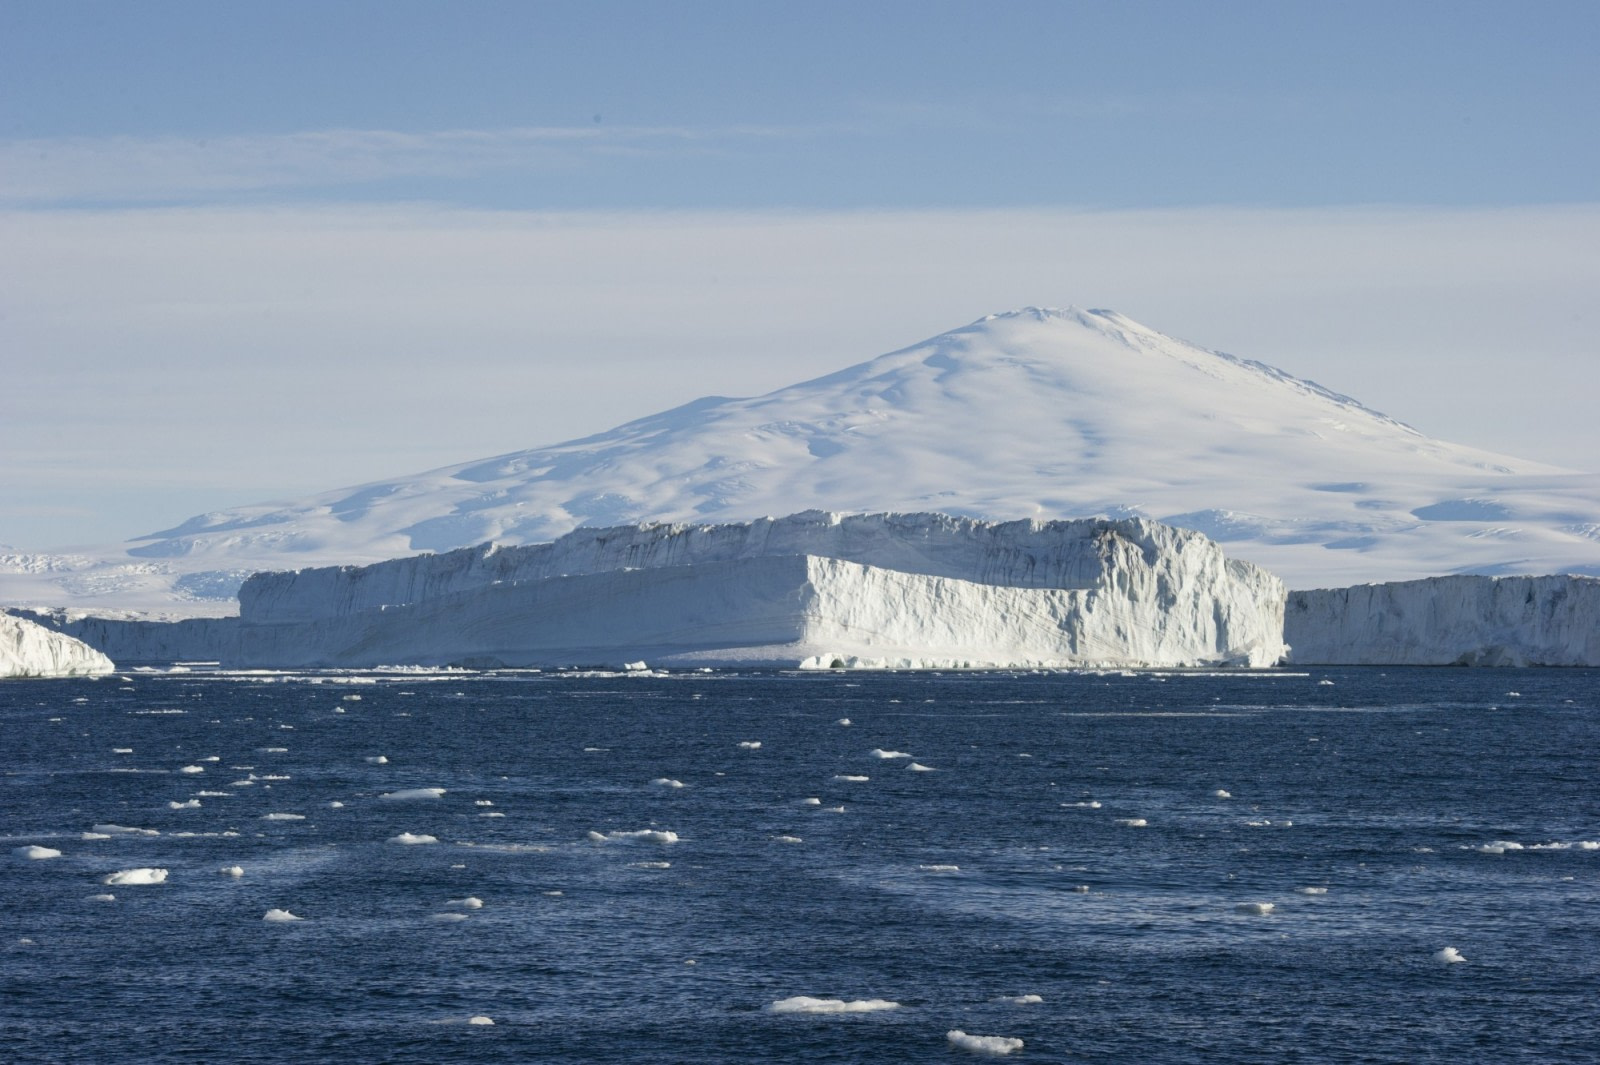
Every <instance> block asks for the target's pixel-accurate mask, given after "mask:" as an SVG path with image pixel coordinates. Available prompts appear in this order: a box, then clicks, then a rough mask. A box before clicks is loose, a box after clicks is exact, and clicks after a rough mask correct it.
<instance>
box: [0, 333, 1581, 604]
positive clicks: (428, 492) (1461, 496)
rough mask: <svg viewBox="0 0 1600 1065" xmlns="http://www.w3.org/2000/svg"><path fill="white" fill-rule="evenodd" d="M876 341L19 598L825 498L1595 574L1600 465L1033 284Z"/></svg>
mask: <svg viewBox="0 0 1600 1065" xmlns="http://www.w3.org/2000/svg"><path fill="white" fill-rule="evenodd" d="M1357 313H1358V312H1357ZM908 339H909V338H908ZM865 354H867V353H864V352H840V353H838V355H837V357H835V358H832V359H828V358H823V357H821V356H819V359H818V363H819V364H826V363H827V362H832V363H833V364H834V365H838V366H843V367H847V368H846V369H842V370H840V371H838V372H837V373H833V374H830V375H828V376H825V377H821V378H817V379H815V380H812V381H805V382H802V383H798V384H795V385H791V386H789V387H787V388H783V389H780V390H778V391H775V392H772V393H769V394H768V395H765V396H759V397H754V398H748V399H726V398H720V397H708V398H706V399H702V400H698V401H696V402H693V403H690V404H686V405H685V406H682V407H678V408H676V409H673V410H669V411H664V412H662V413H660V414H657V415H653V416H651V417H647V418H643V419H640V420H638V421H635V422H630V423H628V424H625V425H621V426H618V427H616V428H613V429H610V430H608V431H605V432H600V433H597V434H596V435H594V436H590V437H586V438H583V439H580V440H573V441H567V442H564V443H554V444H550V443H548V442H545V441H536V440H531V441H529V443H530V444H539V445H540V446H538V447H534V448H533V449H531V450H528V451H520V452H514V453H512V454H507V455H500V456H497V457H494V458H485V459H480V460H475V461H472V462H466V463H462V464H460V465H457V466H451V467H447V468H444V469H439V470H433V471H429V472H426V473H420V474H414V475H405V476H399V475H397V476H395V477H393V478H392V479H390V480H386V481H381V482H375V483H372V484H367V485H362V486H359V487H354V488H343V489H338V490H336V491H330V492H327V493H324V494H322V495H319V496H316V497H313V498H310V499H304V500H298V501H294V502H285V503H271V504H263V505H259V506H250V507H241V508H237V509H234V510H227V511H218V512H215V513H210V514H203V515H199V516H197V517H194V518H192V519H190V520H188V521H184V522H182V523H181V524H178V525H175V526H174V527H173V528H171V529H166V530H161V531H159V532H155V533H153V534H152V535H150V536H148V537H146V538H144V539H142V540H141V541H139V542H137V543H135V544H133V545H132V546H131V547H128V546H127V545H120V546H117V547H112V548H107V549H105V550H104V551H84V552H82V553H79V554H75V555H59V554H58V555H49V554H38V553H33V554H29V553H10V554H0V602H10V603H32V604H36V605H43V606H61V607H68V606H70V607H89V606H94V607H98V608H100V609H116V608H125V609H158V610H167V611H175V612H183V613H219V612H220V613H225V612H230V610H231V607H230V605H229V602H230V600H229V599H228V596H229V594H230V593H231V589H232V588H235V587H237V585H238V582H239V580H241V579H242V578H243V577H244V576H245V575H246V574H247V573H248V572H249V571H251V570H256V569H300V568H304V567H307V566H313V565H327V564H345V563H367V562H377V561H381V560H384V559H388V558H395V557H400V556H404V555H410V554H417V553H420V552H425V551H442V550H447V549H450V548H455V547H463V546H468V545H472V544H477V543H482V542H485V541H488V540H497V541H500V542H504V543H541V542H545V541H549V540H552V539H554V538H556V537H557V536H560V535H561V534H563V533H566V532H569V531H570V530H572V529H575V528H578V527H580V526H591V527H604V526H613V525H620V524H626V523H633V522H639V521H646V520H653V521H659V520H667V521H693V522H727V521H747V520H751V519H755V518H760V517H763V516H766V515H774V516H775V515H782V514H790V513H793V512H795V511H798V510H805V509H813V508H814V509H821V510H828V511H841V512H857V513H859V512H879V511H901V512H921V511H939V512H943V513H949V514H956V515H962V516H969V517H982V518H988V519H995V520H1012V519H1021V518H1044V519H1064V518H1082V517H1095V516H1108V517H1127V516H1140V517H1146V518H1153V519H1156V520H1158V521H1162V522H1165V523H1167V524H1170V525H1176V526H1180V527H1184V528H1190V529H1195V530H1197V531H1199V532H1202V533H1204V534H1206V535H1207V536H1209V537H1211V538H1212V539H1214V540H1217V541H1219V542H1220V543H1222V545H1223V546H1224V548H1225V549H1226V550H1227V551H1228V552H1229V554H1230V555H1232V556H1234V557H1238V558H1241V559H1244V560H1246V561H1250V562H1255V563H1257V564H1259V565H1262V566H1265V567H1266V568H1267V569H1269V570H1271V571H1273V572H1274V573H1276V574H1278V575H1279V576H1280V577H1282V578H1283V579H1284V580H1285V581H1286V582H1287V583H1288V585H1289V587H1291V588H1314V587H1330V586H1335V587H1336V586H1344V585H1350V584H1358V583H1363V582H1367V581H1383V580H1401V579H1410V578H1417V577H1428V576H1434V575H1437V574H1442V573H1454V572H1479V573H1491V574H1503V573H1552V572H1581V573H1588V574H1600V476H1597V475H1596V474H1594V473H1574V472H1572V471H1567V470H1559V469H1555V468H1552V467H1546V466H1542V465H1540V464H1537V463H1532V462H1526V461H1523V460H1520V459H1516V458H1510V457H1507V456H1503V455H1495V454H1491V453H1488V452H1484V451H1479V450H1476V449H1474V448H1472V447H1470V446H1462V445H1470V443H1471V441H1463V442H1462V444H1460V445H1458V444H1456V443H1448V442H1444V441H1439V440H1435V439H1431V438H1429V437H1428V436H1426V435H1424V434H1423V433H1422V432H1418V431H1416V430H1414V429H1412V428H1410V427H1408V426H1406V425H1404V424H1401V423H1400V422H1398V421H1395V420H1393V419H1391V418H1388V417H1385V416H1384V415H1382V414H1378V413H1375V412H1373V411H1371V410H1369V409H1367V408H1366V407H1363V406H1362V405H1361V404H1359V403H1357V402H1356V401H1355V400H1352V399H1350V398H1348V397H1345V396H1341V395H1338V394H1336V393H1334V392H1331V391H1329V390H1327V389H1324V388H1322V387H1320V386H1318V385H1316V384H1313V383H1311V382H1307V381H1302V380H1299V379H1297V378H1294V377H1291V376H1289V375H1288V374H1286V373H1283V372H1282V371H1280V370H1277V369H1274V368H1273V367H1271V366H1267V365H1264V364H1262V363H1260V362H1254V361H1249V360H1244V359H1239V358H1235V357H1232V356H1229V355H1225V354H1221V353H1218V352H1214V351H1208V350H1205V349H1203V348H1200V347H1196V346H1194V345H1192V344H1189V343H1186V342H1184V341H1182V340H1178V339H1175V338H1173V337H1169V336H1165V335H1163V334H1161V333H1159V332H1156V331H1155V330H1153V329H1150V328H1147V327H1146V326H1143V325H1141V324H1139V323H1137V322H1134V321H1132V320H1130V319H1128V318H1126V317H1124V316H1122V315H1119V314H1116V313H1113V312H1110V311H1082V310H1074V309H1066V310H1038V309H1027V310H1022V311H1016V312H1013V313H1008V314H1001V315H995V316H991V317H989V318H985V319H982V320H980V321H977V322H974V323H972V324H971V325H968V326H964V327H961V328H958V329H954V330H951V331H950V332H947V333H944V334H941V335H939V336H937V337H934V338H932V339H930V340H927V341H924V342H922V343H920V344H915V345H913V346H911V347H908V348H905V349H903V350H901V351H896V352H891V353H889V354H886V355H881V356H879V357H877V358H873V359H870V360H869V361H867V362H860V361H859V359H860V358H861V357H862V356H863V355H865ZM1259 354H1261V355H1263V356H1265V357H1267V358H1269V359H1270V358H1271V357H1272V353H1270V352H1264V353H1259ZM852 364H854V365H852ZM707 387H708V388H714V387H715V385H714V382H708V383H707ZM1486 387H1492V382H1488V383H1486ZM1394 413H1395V414H1396V415H1398V416H1400V417H1402V418H1403V417H1405V415H1406V412H1404V411H1396V412H1394ZM1422 428H1424V429H1425V428H1426V427H1425V426H1424V427H1422ZM1591 462H1592V457H1590V456H1574V458H1573V465H1574V466H1579V467H1583V466H1587V465H1590V464H1591ZM395 472H396V474H399V473H400V471H395ZM175 517H176V516H175ZM142 531H143V530H130V534H132V533H135V532H142ZM216 596H221V598H215V597H216ZM207 597H212V598H207Z"/></svg>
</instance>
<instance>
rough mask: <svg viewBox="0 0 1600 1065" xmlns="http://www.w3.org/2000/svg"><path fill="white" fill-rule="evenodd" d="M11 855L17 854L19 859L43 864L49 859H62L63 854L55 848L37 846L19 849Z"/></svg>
mask: <svg viewBox="0 0 1600 1065" xmlns="http://www.w3.org/2000/svg"><path fill="white" fill-rule="evenodd" d="M11 853H12V854H15V855H16V856H17V857H19V858H27V859H28V860H29V861H35V862H42V861H44V860H46V859H47V858H59V857H61V852H60V851H58V850H56V849H55V848H54V847H40V846H37V845H30V846H27V847H17V848H16V849H15V850H13V851H12V852H11Z"/></svg>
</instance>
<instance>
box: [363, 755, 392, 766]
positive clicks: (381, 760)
mask: <svg viewBox="0 0 1600 1065" xmlns="http://www.w3.org/2000/svg"><path fill="white" fill-rule="evenodd" d="M362 761H363V762H366V763H367V764H368V765H388V764H389V756H388V755H383V754H369V755H367V756H366V757H365V758H363V759H362Z"/></svg>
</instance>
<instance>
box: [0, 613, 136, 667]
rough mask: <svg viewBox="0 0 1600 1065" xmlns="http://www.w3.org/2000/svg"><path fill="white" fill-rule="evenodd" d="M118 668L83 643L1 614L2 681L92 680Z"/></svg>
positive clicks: (41, 626) (0, 651) (15, 617)
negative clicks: (27, 678) (55, 678)
mask: <svg viewBox="0 0 1600 1065" xmlns="http://www.w3.org/2000/svg"><path fill="white" fill-rule="evenodd" d="M115 668H116V667H115V666H114V665H113V664H112V662H111V659H109V658H107V657H106V656H105V655H103V654H101V653H100V652H99V651H96V650H95V649H94V648H92V647H90V646H89V645H88V644H86V643H83V642H82V641H80V640H75V639H73V638H72V637H70V636H67V635H64V634H63V633H59V632H54V631H52V630H51V629H48V628H46V627H45V626H43V625H39V624H36V623H34V622H32V621H29V620H28V619H27V618H22V617H17V616H15V615H12V614H7V613H4V612H0V678H4V677H92V676H98V675H100V674H104V673H110V672H111V671H112V670H114V669H115Z"/></svg>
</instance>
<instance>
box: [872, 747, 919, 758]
mask: <svg viewBox="0 0 1600 1065" xmlns="http://www.w3.org/2000/svg"><path fill="white" fill-rule="evenodd" d="M867 753H868V754H870V755H872V757H874V758H910V757H911V755H909V754H907V753H906V752H904V751H886V750H884V749H883V748H882V747H874V748H872V750H870V751H868V752H867Z"/></svg>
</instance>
